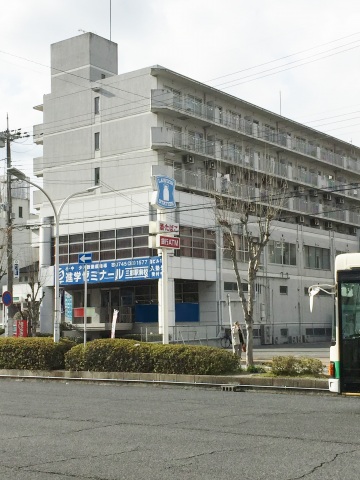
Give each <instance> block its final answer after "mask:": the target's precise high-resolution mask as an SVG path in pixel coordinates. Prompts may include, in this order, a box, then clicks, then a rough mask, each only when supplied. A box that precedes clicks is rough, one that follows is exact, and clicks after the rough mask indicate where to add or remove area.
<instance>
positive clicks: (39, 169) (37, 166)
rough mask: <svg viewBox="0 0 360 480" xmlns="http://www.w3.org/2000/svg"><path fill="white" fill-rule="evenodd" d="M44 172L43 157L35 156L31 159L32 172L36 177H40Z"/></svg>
mask: <svg viewBox="0 0 360 480" xmlns="http://www.w3.org/2000/svg"><path fill="white" fill-rule="evenodd" d="M43 172H44V158H43V157H36V158H34V159H33V173H34V175H35V176H36V177H42V176H43Z"/></svg>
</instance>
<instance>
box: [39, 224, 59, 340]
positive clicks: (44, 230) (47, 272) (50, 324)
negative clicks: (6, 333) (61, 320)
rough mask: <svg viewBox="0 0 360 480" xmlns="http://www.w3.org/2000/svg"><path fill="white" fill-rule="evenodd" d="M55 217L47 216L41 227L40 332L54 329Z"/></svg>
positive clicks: (50, 332) (51, 331)
mask: <svg viewBox="0 0 360 480" xmlns="http://www.w3.org/2000/svg"><path fill="white" fill-rule="evenodd" d="M52 220H53V217H45V218H43V219H42V221H41V227H40V234H39V240H40V247H39V278H40V281H41V285H42V290H43V292H44V294H45V295H44V298H43V300H42V303H41V305H40V333H49V334H52V333H53V331H54V308H55V306H54V280H55V279H54V267H53V266H51V234H52V225H51V222H52Z"/></svg>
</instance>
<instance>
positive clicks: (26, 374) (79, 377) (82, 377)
mask: <svg viewBox="0 0 360 480" xmlns="http://www.w3.org/2000/svg"><path fill="white" fill-rule="evenodd" d="M3 379H4V380H5V379H22V380H26V379H28V380H43V381H66V382H68V381H77V382H87V383H94V382H97V383H99V384H103V383H112V384H114V383H118V384H124V383H143V384H152V385H155V384H157V385H178V386H194V387H206V388H211V387H217V388H219V387H220V388H221V389H222V390H223V391H243V390H246V389H263V390H288V391H295V390H297V391H300V390H301V391H309V392H310V391H311V392H321V393H326V392H329V387H328V380H327V379H323V378H286V377H255V376H250V375H178V374H162V373H132V372H72V371H68V370H53V371H47V370H45V371H44V370H10V369H2V370H1V369H0V380H3Z"/></svg>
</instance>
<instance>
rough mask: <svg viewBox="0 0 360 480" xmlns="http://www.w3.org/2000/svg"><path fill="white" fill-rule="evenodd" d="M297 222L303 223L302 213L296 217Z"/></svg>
mask: <svg viewBox="0 0 360 480" xmlns="http://www.w3.org/2000/svg"><path fill="white" fill-rule="evenodd" d="M296 221H297V223H305V217H304V216H303V215H300V216H299V217H296Z"/></svg>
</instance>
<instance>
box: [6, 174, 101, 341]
mask: <svg viewBox="0 0 360 480" xmlns="http://www.w3.org/2000/svg"><path fill="white" fill-rule="evenodd" d="M7 173H8V174H9V175H13V176H14V177H17V178H19V179H20V180H23V181H24V182H27V183H29V184H30V185H32V186H33V187H36V188H38V189H39V190H40V191H41V192H42V193H43V194H44V195H45V197H46V198H47V199H48V200H49V202H50V205H51V207H52V209H53V211H54V217H55V271H54V277H55V278H54V287H55V294H54V342H59V340H60V284H59V268H60V266H59V263H60V262H59V252H60V250H59V227H60V216H61V212H62V209H63V208H64V206H65V204H66V203H67V202H68V201H69V200H70V199H71V198H73V197H76V196H78V195H82V194H83V193H90V192H93V191H94V190H96V189H98V188H100V186H99V185H97V186H93V187H89V188H86V189H85V190H82V191H80V192H75V193H71V194H70V195H68V196H67V197H66V198H65V200H63V201H62V203H61V205H60V207H59V210H56V207H55V205H54V202H53V201H52V200H51V198H50V196H49V194H48V193H47V192H46V191H45V190H44V189H43V188H42V187H40V186H39V185H37V184H36V183H34V182H32V181H31V180H29V179H28V178H27V177H26V175H25V174H24V173H23V172H21V171H20V170H18V169H17V168H8V170H7Z"/></svg>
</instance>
